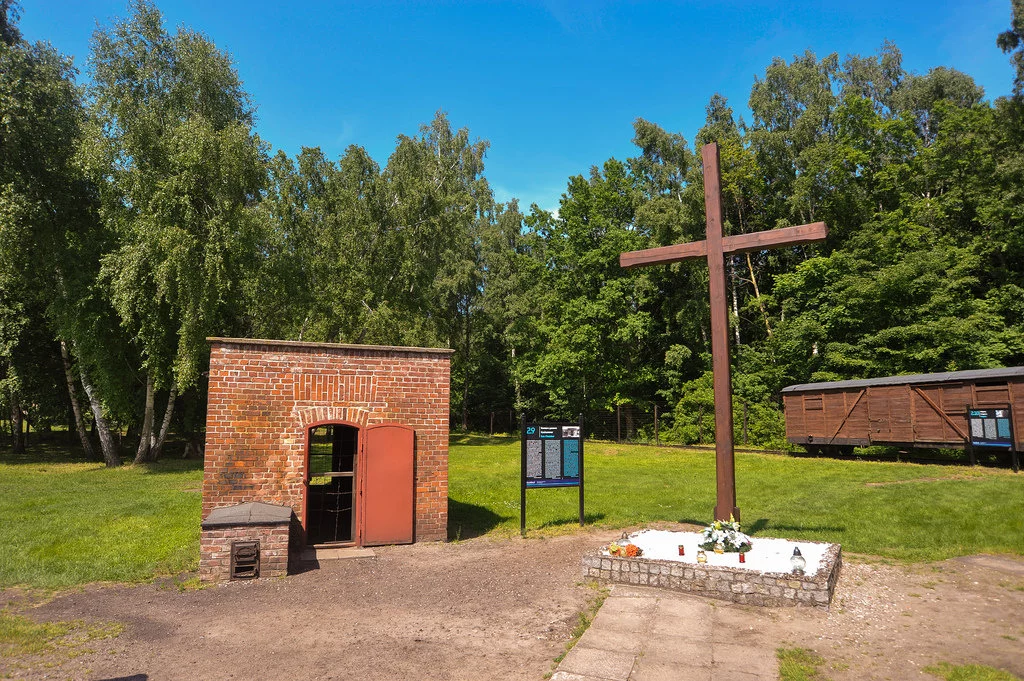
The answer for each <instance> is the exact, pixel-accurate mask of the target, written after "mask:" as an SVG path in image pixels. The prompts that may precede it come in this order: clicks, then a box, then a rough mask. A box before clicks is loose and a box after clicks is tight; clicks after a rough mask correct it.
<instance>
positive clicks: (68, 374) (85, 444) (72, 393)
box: [60, 341, 96, 459]
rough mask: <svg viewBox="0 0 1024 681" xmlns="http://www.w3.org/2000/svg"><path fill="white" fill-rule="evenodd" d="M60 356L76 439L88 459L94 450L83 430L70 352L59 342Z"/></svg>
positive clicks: (83, 424) (65, 344)
mask: <svg viewBox="0 0 1024 681" xmlns="http://www.w3.org/2000/svg"><path fill="white" fill-rule="evenodd" d="M60 356H61V358H62V359H63V360H64V379H65V380H66V381H67V382H68V397H69V398H71V411H72V412H74V415H75V430H76V431H78V440H79V441H80V442H81V443H82V449H84V450H85V454H86V456H88V457H89V458H90V459H95V458H96V451H95V450H94V449H93V448H92V442H90V441H89V434H88V433H86V432H85V420H84V419H83V418H82V406H81V405H80V404H79V403H78V391H77V390H76V389H75V375H74V373H72V370H71V354H70V353H69V352H68V344H67V343H65V342H64V341H61V342H60Z"/></svg>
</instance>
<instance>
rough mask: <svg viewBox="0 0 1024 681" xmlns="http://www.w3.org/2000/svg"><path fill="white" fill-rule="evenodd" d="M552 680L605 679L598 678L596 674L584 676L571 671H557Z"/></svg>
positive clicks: (599, 680)
mask: <svg viewBox="0 0 1024 681" xmlns="http://www.w3.org/2000/svg"><path fill="white" fill-rule="evenodd" d="M551 681H604V680H603V679H598V678H597V677H596V676H583V675H582V674H572V673H570V672H555V673H554V675H553V676H552V677H551Z"/></svg>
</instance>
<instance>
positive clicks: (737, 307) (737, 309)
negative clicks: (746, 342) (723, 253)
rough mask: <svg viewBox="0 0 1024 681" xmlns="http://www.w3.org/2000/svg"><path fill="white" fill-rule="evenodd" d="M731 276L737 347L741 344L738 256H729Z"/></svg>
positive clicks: (734, 332)
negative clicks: (737, 272) (737, 281)
mask: <svg viewBox="0 0 1024 681" xmlns="http://www.w3.org/2000/svg"><path fill="white" fill-rule="evenodd" d="M729 274H730V275H731V276H730V277H729V279H730V283H731V284H732V316H733V319H735V320H736V326H735V327H734V328H733V335H734V336H735V337H736V347H737V348H738V347H739V346H740V302H739V296H737V294H736V279H737V277H736V257H735V256H729Z"/></svg>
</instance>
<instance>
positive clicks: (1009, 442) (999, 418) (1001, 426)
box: [967, 407, 1013, 449]
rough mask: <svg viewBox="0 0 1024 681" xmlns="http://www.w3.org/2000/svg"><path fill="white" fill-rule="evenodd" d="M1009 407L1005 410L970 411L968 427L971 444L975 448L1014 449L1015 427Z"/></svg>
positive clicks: (968, 413)
mask: <svg viewBox="0 0 1024 681" xmlns="http://www.w3.org/2000/svg"><path fill="white" fill-rule="evenodd" d="M1012 420H1013V418H1012V416H1011V415H1010V409H1009V407H1007V408H1003V409H969V410H968V411H967V425H968V427H969V428H970V433H971V444H972V445H974V446H975V447H1006V448H1010V449H1012V448H1013V425H1012Z"/></svg>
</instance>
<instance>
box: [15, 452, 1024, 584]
mask: <svg viewBox="0 0 1024 681" xmlns="http://www.w3.org/2000/svg"><path fill="white" fill-rule="evenodd" d="M70 458H71V455H70V454H68V452H67V451H64V450H61V449H60V448H59V447H57V446H56V445H49V446H39V445H37V446H35V447H33V450H32V452H31V456H30V457H29V458H27V459H25V460H22V461H17V462H12V461H10V454H9V450H6V451H5V450H0V587H4V586H12V585H28V586H33V587H42V588H62V587H68V586H73V585H76V584H83V583H88V582H94V581H117V582H132V581H140V580H147V579H151V578H152V577H154V576H155V575H160V574H176V573H181V572H187V571H190V570H194V569H195V568H196V566H197V563H198V557H199V521H200V501H201V500H200V491H199V490H200V485H201V481H202V470H201V464H200V463H199V462H196V461H181V460H178V459H173V460H168V461H164V462H161V463H159V464H154V465H152V466H138V467H136V466H125V467H122V468H119V469H113V470H111V469H106V468H104V467H103V466H102V465H101V464H96V463H86V462H74V463H62V462H61V461H62V460H64V461H67V460H68V459H70ZM586 476H587V488H586V492H587V497H586V499H587V503H586V509H587V517H588V522H589V523H591V524H595V525H598V526H602V527H609V528H617V527H627V526H636V525H642V524H644V523H649V522H654V521H670V522H678V521H683V522H691V523H698V524H703V523H706V522H708V521H710V520H711V509H712V508H713V506H714V489H715V484H714V478H715V470H714V453H713V452H693V451H686V450H681V449H672V448H654V447H643V446H630V445H615V444H609V443H596V442H595V443H587V445H586ZM736 479H737V488H738V496H739V506H740V509H741V510H742V514H743V515H742V520H743V524H744V528H745V529H746V530H747V531H749V532H750V533H752V534H754V535H755V536H757V535H762V536H782V537H791V538H797V539H817V540H826V541H834V542H840V543H842V544H843V548H844V550H846V551H853V552H856V553H865V554H874V555H879V556H883V557H890V558H894V559H898V560H933V559H942V558H948V557H951V556H956V555H966V554H972V553H980V552H992V553H1011V554H1018V555H1021V554H1024V474H1017V475H1015V474H1013V473H1011V472H1009V471H1006V470H997V469H988V468H969V467H965V466H922V465H916V464H907V463H877V462H865V461H832V460H828V459H807V458H796V457H786V456H777V455H760V454H737V456H736ZM449 484H450V488H449V496H450V498H449V536H450V537H451V538H452V539H458V538H468V537H473V536H479V535H482V534H489V535H492V536H498V537H501V536H511V535H514V534H516V533H518V532H519V443H518V440H516V439H513V438H493V439H492V438H487V437H477V436H456V437H453V438H452V447H451V456H450V460H449ZM527 494H528V506H527V510H528V513H527V529H528V531H529V532H530V534H532V535H538V534H555V533H563V532H572V531H574V530H575V528H576V523H577V517H578V516H577V503H576V490H575V489H544V490H530V491H529V492H528V493H527Z"/></svg>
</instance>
